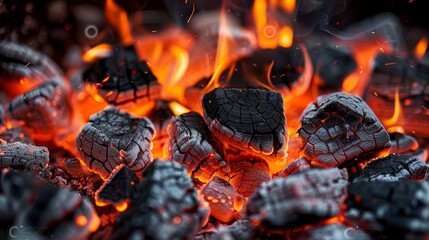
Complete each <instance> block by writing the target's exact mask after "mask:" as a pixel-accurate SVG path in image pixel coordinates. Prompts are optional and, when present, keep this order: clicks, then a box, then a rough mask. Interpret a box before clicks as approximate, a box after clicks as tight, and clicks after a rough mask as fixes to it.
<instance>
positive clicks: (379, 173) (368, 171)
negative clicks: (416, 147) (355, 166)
mask: <svg viewBox="0 0 429 240" xmlns="http://www.w3.org/2000/svg"><path fill="white" fill-rule="evenodd" d="M427 170H428V166H427V165H426V164H425V163H424V162H423V161H422V160H421V159H420V158H418V157H414V156H409V155H402V154H390V155H389V156H387V157H384V158H378V159H377V160H374V161H373V162H371V163H369V164H368V165H366V166H365V167H364V169H363V170H361V171H360V172H358V173H356V174H355V175H353V176H350V178H351V179H353V182H360V181H388V182H394V181H407V180H423V179H425V177H426V172H427Z"/></svg>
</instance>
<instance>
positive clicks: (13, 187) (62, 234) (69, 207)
mask: <svg viewBox="0 0 429 240" xmlns="http://www.w3.org/2000/svg"><path fill="white" fill-rule="evenodd" d="M0 183H1V195H2V196H5V197H6V201H7V202H6V204H7V205H8V206H10V209H9V214H10V215H7V216H2V218H1V220H3V219H8V221H10V222H11V223H12V224H13V225H15V226H20V227H23V228H37V229H43V230H44V231H38V232H37V235H35V236H32V238H34V239H42V238H52V237H54V236H55V238H59V239H86V238H87V237H88V235H89V233H90V232H93V231H95V230H96V229H97V228H98V224H99V218H98V216H97V213H96V212H95V210H94V208H93V206H92V204H91V203H90V202H89V201H88V199H86V198H84V197H81V196H80V195H79V194H78V193H76V192H73V191H70V190H67V189H62V188H58V187H56V186H54V185H52V184H50V183H48V182H46V181H45V180H43V179H41V178H39V177H38V176H35V175H30V174H28V173H23V172H17V171H13V170H12V171H4V172H2V175H1V181H0ZM2 226H4V225H2ZM11 237H13V236H11Z"/></svg>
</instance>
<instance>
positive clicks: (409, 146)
mask: <svg viewBox="0 0 429 240" xmlns="http://www.w3.org/2000/svg"><path fill="white" fill-rule="evenodd" d="M389 137H390V142H391V144H392V146H391V147H390V150H389V152H390V153H406V152H412V151H415V150H417V148H418V147H419V143H418V142H417V140H416V139H415V138H414V137H413V136H410V135H408V134H402V133H398V132H394V133H389Z"/></svg>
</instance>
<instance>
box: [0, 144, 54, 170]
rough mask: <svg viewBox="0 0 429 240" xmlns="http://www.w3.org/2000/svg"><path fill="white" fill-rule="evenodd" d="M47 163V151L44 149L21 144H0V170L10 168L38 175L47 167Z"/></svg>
mask: <svg viewBox="0 0 429 240" xmlns="http://www.w3.org/2000/svg"><path fill="white" fill-rule="evenodd" d="M48 162H49V151H48V149H47V148H46V147H37V146H33V145H28V144H24V143H21V142H15V143H7V144H4V145H3V144H1V143H0V169H3V168H12V169H19V170H26V171H31V172H33V173H35V174H38V173H39V172H40V171H42V170H44V169H45V168H46V167H47V166H48Z"/></svg>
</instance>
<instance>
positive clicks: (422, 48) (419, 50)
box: [414, 37, 428, 59]
mask: <svg viewBox="0 0 429 240" xmlns="http://www.w3.org/2000/svg"><path fill="white" fill-rule="evenodd" d="M427 49H428V40H427V39H426V38H425V37H422V38H421V39H420V41H419V42H418V43H417V45H416V48H415V49H414V55H415V56H416V58H417V59H422V58H423V56H424V55H425V53H426V50H427Z"/></svg>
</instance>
